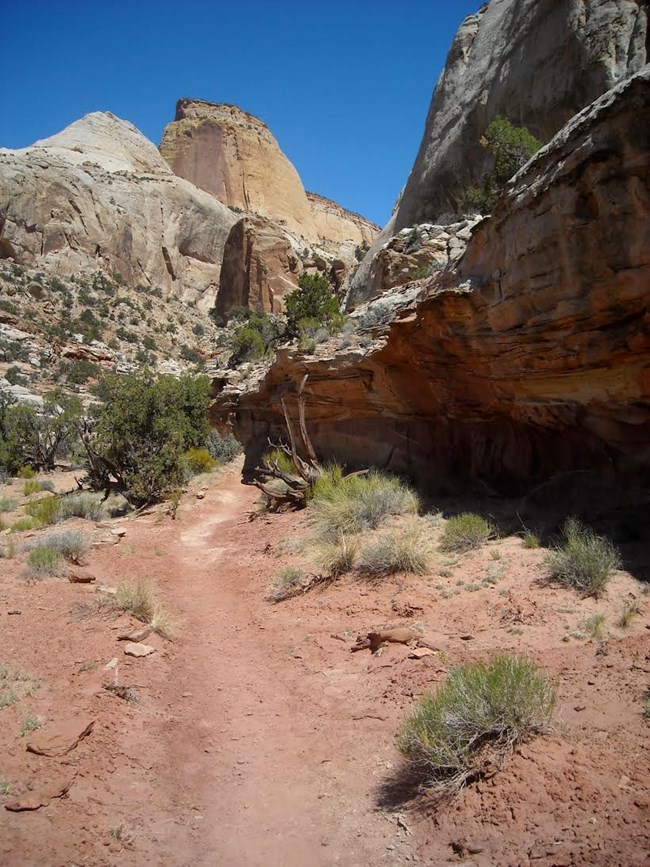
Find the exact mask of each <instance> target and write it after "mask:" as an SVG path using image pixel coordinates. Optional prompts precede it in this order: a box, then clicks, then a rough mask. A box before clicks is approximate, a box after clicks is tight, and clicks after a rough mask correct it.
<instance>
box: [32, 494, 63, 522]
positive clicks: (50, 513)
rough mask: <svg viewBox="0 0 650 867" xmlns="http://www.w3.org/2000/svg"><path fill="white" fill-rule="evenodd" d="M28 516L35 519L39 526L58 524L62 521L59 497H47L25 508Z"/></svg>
mask: <svg viewBox="0 0 650 867" xmlns="http://www.w3.org/2000/svg"><path fill="white" fill-rule="evenodd" d="M24 511H25V514H26V515H29V516H30V517H32V518H34V520H35V521H38V523H39V524H56V523H58V522H59V521H60V520H61V500H60V499H59V497H56V496H53V497H45V498H44V499H43V500H36V502H34V503H27V504H26V505H25V506H24Z"/></svg>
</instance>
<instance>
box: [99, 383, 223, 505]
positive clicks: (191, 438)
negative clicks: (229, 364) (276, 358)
mask: <svg viewBox="0 0 650 867" xmlns="http://www.w3.org/2000/svg"><path fill="white" fill-rule="evenodd" d="M210 391H211V386H210V380H209V379H208V377H207V376H198V377H193V376H189V375H185V376H181V377H178V378H177V377H174V376H170V375H162V376H159V377H155V376H154V375H153V374H152V373H151V372H150V371H143V372H140V373H138V374H131V375H129V376H110V377H106V378H105V379H104V380H103V387H102V394H103V397H104V402H103V404H101V405H100V406H99V408H98V409H97V411H96V415H95V418H94V424H93V426H92V430H91V431H90V433H89V434H88V435H87V437H86V439H85V443H84V444H85V447H86V451H87V454H88V480H89V482H90V484H91V485H92V486H93V487H94V488H95V490H112V489H116V490H118V491H119V492H120V493H121V494H123V496H124V497H126V499H127V500H129V502H131V503H132V504H134V505H137V506H142V505H146V504H149V503H153V502H156V501H158V500H160V499H163V498H164V497H165V496H168V495H169V494H170V493H171V492H172V491H174V490H177V489H178V488H179V487H181V486H182V484H183V481H184V478H185V472H186V467H185V462H184V459H183V455H184V453H185V452H186V451H187V450H188V449H190V448H201V447H202V446H203V445H204V443H205V441H206V438H207V436H208V433H209V431H210V426H209V424H208V420H207V410H208V405H209V403H210Z"/></svg>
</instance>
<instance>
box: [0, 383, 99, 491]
mask: <svg viewBox="0 0 650 867" xmlns="http://www.w3.org/2000/svg"><path fill="white" fill-rule="evenodd" d="M81 409H82V408H81V403H80V401H79V399H78V398H75V397H70V396H65V395H63V394H62V393H61V392H59V391H52V392H49V393H48V394H46V395H45V396H44V402H43V407H42V409H41V410H39V411H38V412H37V411H36V409H35V408H34V407H32V406H27V405H26V404H20V403H15V402H14V401H13V400H11V399H10V398H7V397H6V396H3V395H0V469H4V470H7V471H8V472H13V473H17V474H19V472H23V473H24V472H25V470H24V467H25V466H26V465H29V467H30V469H31V470H32V475H33V474H34V473H33V471H34V470H35V469H39V470H51V469H54V466H55V463H56V461H57V460H58V459H60V458H61V457H64V456H65V455H66V454H67V452H68V450H69V448H70V447H71V446H72V444H73V443H74V441H75V440H76V432H77V423H78V421H79V418H80V416H81ZM20 477H21V478H30V476H26V475H24V474H23V475H22V476H20Z"/></svg>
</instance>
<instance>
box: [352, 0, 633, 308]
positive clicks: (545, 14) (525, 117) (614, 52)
mask: <svg viewBox="0 0 650 867" xmlns="http://www.w3.org/2000/svg"><path fill="white" fill-rule="evenodd" d="M648 39H649V35H648V3H647V0H491V2H490V3H488V4H486V5H484V6H483V7H481V9H480V10H479V11H478V12H477V13H476V14H475V15H470V16H469V17H468V18H466V19H465V21H464V22H463V24H462V25H461V27H460V29H459V31H458V33H457V35H456V37H455V39H454V41H453V43H452V46H451V48H450V50H449V54H448V56H447V61H446V64H445V68H444V70H443V72H442V75H441V76H440V79H439V81H438V83H437V86H436V88H435V91H434V94H433V98H432V101H431V105H430V108H429V112H428V115H427V119H426V125H425V130H424V135H423V137H422V141H421V144H420V148H419V151H418V154H417V158H416V160H415V164H414V165H413V168H412V170H411V173H410V175H409V178H408V181H407V183H406V186H405V188H404V190H403V193H402V195H401V198H400V201H399V203H398V205H397V208H396V212H395V214H394V215H393V218H392V219H391V222H390V223H389V225H388V226H386V227H385V229H384V231H383V232H382V234H381V236H380V238H379V240H378V241H376V242H375V245H374V246H373V248H372V249H371V251H370V252H369V253H368V255H367V256H366V258H365V259H364V262H363V263H362V265H361V267H360V268H359V270H358V271H357V273H356V275H355V277H354V279H353V281H352V289H351V292H350V301H351V303H353V304H354V303H359V302H360V301H363V300H366V299H368V298H370V297H372V294H373V293H374V292H375V291H376V282H377V281H376V275H375V274H374V262H375V257H376V255H377V253H378V252H379V251H380V250H381V248H382V246H383V244H384V243H385V242H387V241H388V240H389V239H390V238H391V237H392V236H393V235H394V234H396V233H397V232H399V231H400V230H401V229H402V228H404V227H406V226H413V225H416V224H418V223H436V222H445V221H446V218H447V215H451V214H458V212H459V201H460V197H461V194H462V192H463V190H464V189H465V188H466V187H467V186H469V185H472V184H476V183H477V182H478V181H479V180H480V178H481V177H482V175H483V173H484V172H485V171H486V170H487V169H488V168H489V167H490V156H489V154H488V152H487V151H486V149H485V148H484V147H482V145H481V142H480V139H481V137H482V135H483V134H484V132H485V130H486V129H487V127H488V125H489V124H490V122H491V121H492V120H493V119H494V118H495V117H496V116H497V115H502V116H504V117H507V118H508V119H509V120H510V121H511V122H512V123H514V124H515V125H522V126H525V127H527V128H528V129H529V130H530V131H531V132H532V133H534V135H536V136H537V138H538V139H540V141H542V142H547V141H548V140H549V139H550V138H551V137H552V136H553V135H554V134H555V133H556V132H557V131H558V130H559V129H560V128H561V127H562V126H563V125H564V124H566V123H567V122H568V121H569V119H570V118H571V117H573V115H575V114H576V112H578V111H580V110H581V109H582V108H584V107H585V106H586V105H589V104H590V103H591V102H593V100H595V99H596V98H597V97H599V96H600V95H602V94H603V93H605V92H606V91H608V90H609V89H610V88H612V87H613V86H614V85H615V84H616V83H617V82H619V81H622V80H623V79H624V78H626V77H627V76H629V75H631V74H633V73H635V72H637V71H638V70H639V69H640V68H641V67H642V66H643V65H644V64H645V63H646V62H647V60H648Z"/></svg>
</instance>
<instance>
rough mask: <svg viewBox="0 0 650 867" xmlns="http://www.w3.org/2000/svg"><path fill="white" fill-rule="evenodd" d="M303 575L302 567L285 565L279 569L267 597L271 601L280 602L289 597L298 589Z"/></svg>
mask: <svg viewBox="0 0 650 867" xmlns="http://www.w3.org/2000/svg"><path fill="white" fill-rule="evenodd" d="M304 577H305V573H304V572H303V570H302V569H297V568H296V567H295V566H285V567H284V568H283V569H280V571H279V572H278V574H277V575H276V577H275V580H274V582H273V586H272V587H271V592H270V593H269V599H270V601H271V602H282V601H283V600H284V599H289V598H290V597H291V596H294V595H295V594H296V593H297V592H299V590H300V585H301V583H302V581H303V579H304Z"/></svg>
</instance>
